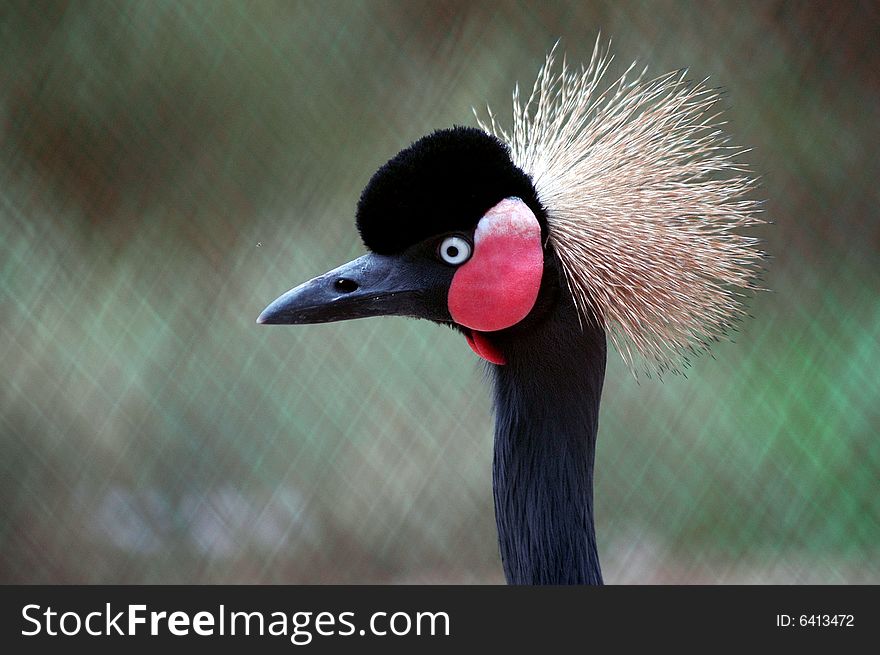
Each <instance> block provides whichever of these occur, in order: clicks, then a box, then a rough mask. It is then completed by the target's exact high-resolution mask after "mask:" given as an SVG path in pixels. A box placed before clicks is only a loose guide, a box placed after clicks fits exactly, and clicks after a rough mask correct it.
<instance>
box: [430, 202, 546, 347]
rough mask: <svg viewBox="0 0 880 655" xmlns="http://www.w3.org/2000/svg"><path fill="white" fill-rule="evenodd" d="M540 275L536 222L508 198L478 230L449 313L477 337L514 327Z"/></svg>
mask: <svg viewBox="0 0 880 655" xmlns="http://www.w3.org/2000/svg"><path fill="white" fill-rule="evenodd" d="M543 271H544V249H543V247H542V244H541V225H540V224H539V223H538V219H537V218H535V215H534V213H532V210H531V209H529V207H528V205H526V204H525V203H524V202H523V201H522V200H520V199H519V198H506V199H504V200H502V201H501V202H499V203H498V204H497V205H495V206H494V207H492V209H490V210H489V211H488V212H486V214H485V215H484V216H483V218H481V219H480V222H479V223H478V224H477V229H476V231H475V232H474V252H473V255H472V256H471V258H470V259H469V260H468V261H467V262H466V263H465V264H463V265H462V266H461V267H460V268H459V269H458V270H457V271H456V272H455V275H454V276H453V278H452V284H451V285H450V287H449V295H448V298H447V303H448V305H449V313H450V314H451V315H452V319H453V320H454V321H455V322H456V323H458V324H459V325H464V326H465V327H469V328H471V329H472V330H474V331H475V332H474V334H475V335H476V334H477V333H478V332H495V331H496V330H503V329H504V328H508V327H510V326H512V325H516V324H517V323H519V322H520V321H521V320H522V319H524V318H525V317H526V316H527V315H528V313H529V312H530V311H531V310H532V307H534V305H535V301H536V300H537V298H538V291H539V290H540V287H541V276H542V274H543ZM475 340H476V339H475ZM475 352H477V354H479V355H480V356H482V354H481V353H480V352H479V351H477V350H476V349H475ZM490 361H491V360H490Z"/></svg>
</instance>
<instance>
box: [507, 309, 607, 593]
mask: <svg viewBox="0 0 880 655" xmlns="http://www.w3.org/2000/svg"><path fill="white" fill-rule="evenodd" d="M505 351H506V353H507V355H508V357H507V359H508V364H507V365H505V366H493V367H492V368H493V369H494V373H495V412H496V420H495V457H494V465H493V488H494V493H495V518H496V522H497V524H498V541H499V546H500V549H501V559H502V561H503V564H504V573H505V575H506V576H507V581H508V582H509V583H511V584H602V573H601V570H600V568H599V556H598V552H597V550H596V533H595V528H594V527H593V459H594V453H595V445H596V431H597V429H598V422H599V400H600V397H601V394H602V382H603V380H604V377H605V357H606V347H605V335H604V333H603V332H602V330H601V329H599V328H597V327H593V326H589V325H586V324H585V325H584V326H583V328H582V327H581V326H580V324H579V322H578V319H577V315H576V312H575V308H574V306H573V304H572V303H571V299H570V297H568V295H567V294H563V298H561V299H560V302H559V303H558V304H557V305H556V307H555V308H554V309H552V310H551V313H550V315H549V316H548V317H547V318H546V319H545V320H543V321H541V322H540V323H539V324H537V325H534V326H531V328H530V329H529V330H528V332H527V333H526V334H525V335H518V336H517V338H516V340H515V341H512V342H511V343H509V344H506V348H505Z"/></svg>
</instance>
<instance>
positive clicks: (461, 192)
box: [357, 126, 547, 255]
mask: <svg viewBox="0 0 880 655" xmlns="http://www.w3.org/2000/svg"><path fill="white" fill-rule="evenodd" d="M512 196H516V197H518V198H520V199H522V200H523V202H525V203H526V204H527V205H528V206H529V208H530V209H531V210H532V211H533V212H534V213H535V216H537V217H538V220H539V221H540V222H541V229H542V231H543V232H544V237H546V230H547V221H546V219H545V213H544V209H543V207H542V206H541V203H540V201H539V200H538V194H537V192H536V191H535V187H534V186H533V185H532V181H531V179H530V178H529V177H528V176H527V175H526V174H525V173H524V172H523V171H522V170H520V169H519V168H517V167H516V166H515V165H514V164H513V162H512V161H511V158H510V153H509V150H508V147H507V145H506V144H505V143H503V142H502V141H501V140H500V139H498V138H497V137H495V136H493V135H490V134H487V133H486V132H484V131H483V130H480V129H477V128H474V127H461V126H458V127H453V128H449V129H443V130H437V131H436V132H433V133H432V134H429V135H427V136H424V137H422V138H421V139H419V140H418V141H416V142H415V143H413V144H412V145H411V146H409V147H408V148H405V149H404V150H401V151H400V152H399V153H398V154H397V155H395V156H394V157H393V158H392V159H391V160H389V161H388V163H386V164H385V165H383V166H382V167H381V168H380V169H379V170H378V171H376V173H375V174H374V175H373V177H372V179H371V180H370V181H369V183H368V184H367V186H366V188H365V189H364V191H363V193H362V194H361V199H360V201H359V202H358V208H357V227H358V231H359V232H360V235H361V239H363V242H364V245H366V246H367V248H369V249H370V250H372V251H373V252H376V253H379V254H383V255H390V254H394V253H399V252H401V251H403V250H405V249H406V248H408V247H409V246H412V245H414V244H416V243H419V242H421V241H424V240H425V239H428V238H430V237H432V236H437V235H441V234H446V233H448V232H458V231H461V232H469V231H471V230H473V229H474V227H476V225H477V223H478V222H479V220H480V218H481V217H482V216H483V214H485V213H486V212H487V211H488V210H489V209H491V208H492V207H494V206H495V205H496V204H497V203H498V202H500V201H501V200H503V199H504V198H509V197H512Z"/></svg>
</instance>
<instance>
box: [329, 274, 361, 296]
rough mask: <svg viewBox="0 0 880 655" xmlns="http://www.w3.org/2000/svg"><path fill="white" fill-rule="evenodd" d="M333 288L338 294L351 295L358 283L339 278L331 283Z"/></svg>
mask: <svg viewBox="0 0 880 655" xmlns="http://www.w3.org/2000/svg"><path fill="white" fill-rule="evenodd" d="M333 288H334V289H336V290H337V291H338V292H339V293H351V292H352V291H357V288H358V283H357V282H355V281H354V280H349V279H348V278H344V277H340V278H336V281H335V282H334V283H333Z"/></svg>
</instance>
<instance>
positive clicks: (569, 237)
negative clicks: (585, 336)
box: [477, 39, 764, 375]
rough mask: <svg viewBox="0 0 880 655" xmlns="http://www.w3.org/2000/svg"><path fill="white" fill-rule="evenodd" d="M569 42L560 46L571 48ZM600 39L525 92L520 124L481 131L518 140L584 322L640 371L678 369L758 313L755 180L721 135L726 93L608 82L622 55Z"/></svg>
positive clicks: (515, 150) (681, 79)
mask: <svg viewBox="0 0 880 655" xmlns="http://www.w3.org/2000/svg"><path fill="white" fill-rule="evenodd" d="M557 45H558V44H557ZM609 49H610V46H609V47H606V48H602V47H601V45H600V41H599V40H598V39H597V41H596V45H595V48H594V50H593V55H592V57H591V60H590V64H589V66H587V67H585V68H581V69H580V71H577V72H574V71H571V70H569V68H568V67H567V65H566V62H565V59H564V58H563V60H562V64H561V67H560V68H559V69H558V70H557V69H556V65H555V61H556V57H555V52H556V46H554V48H553V49H552V50H551V51H550V53H549V54H548V55H547V59H546V61H545V63H544V66H543V67H542V68H541V69H540V72H539V73H538V77H537V80H536V81H535V84H534V87H533V89H532V92H531V95H530V96H529V98H528V100H527V101H526V102H525V103H524V104H523V103H522V102H521V101H520V96H519V87H518V86H517V89H516V90H515V91H514V95H513V129H512V130H511V131H510V132H507V131H505V130H504V129H501V128H500V127H499V126H498V124H497V122H496V120H495V117H494V115H493V114H492V112H491V110H489V112H488V114H489V120H488V123H486V122H484V121H482V120H480V117H479V116H477V119H478V121H479V123H480V127H481V128H483V129H484V130H486V131H487V132H489V133H491V134H494V135H495V136H497V137H499V138H501V139H502V140H503V141H505V142H506V143H507V145H508V147H509V148H510V153H511V157H512V159H513V161H514V163H515V164H516V165H517V166H518V167H519V168H521V169H522V170H523V171H524V172H525V173H526V174H527V175H529V176H530V177H531V179H532V182H533V184H534V186H535V189H536V190H537V193H538V197H539V199H540V201H541V203H542V204H543V205H544V207H545V208H546V209H547V214H548V216H547V220H548V225H549V231H550V235H549V237H550V240H551V242H552V244H553V246H554V248H555V250H556V252H557V254H558V256H559V259H560V262H561V264H562V268H563V271H564V273H565V277H566V281H567V284H568V286H569V290H570V291H571V294H572V296H573V297H574V300H575V303H576V305H577V307H578V310H579V315H580V319H581V321H584V320H587V321H589V320H594V321H598V323H599V325H600V326H601V327H602V328H603V329H604V330H605V331H606V333H607V334H608V335H609V336H610V337H611V340H612V342H613V343H614V345H615V346H616V348H617V350H618V351H619V352H620V353H621V355H622V357H623V359H624V360H625V361H626V363H627V365H628V366H629V367H630V368H631V370H633V371H634V372H635V371H636V369H637V368H638V365H637V361H638V360H639V356H641V358H643V359H642V360H641V362H642V365H643V368H644V370H645V372H646V373H648V374H649V375H650V373H651V372H652V371H656V372H658V373H662V372H664V371H678V370H680V367H681V366H686V365H687V364H688V357H689V355H691V354H694V353H697V352H699V351H702V350H707V349H708V345H709V344H710V343H711V342H712V341H717V340H719V339H720V338H723V337H725V336H726V335H727V334H728V331H729V328H730V327H731V324H732V323H735V322H736V321H737V320H738V319H740V318H741V317H742V315H743V314H744V313H745V309H744V307H743V302H742V301H743V298H744V296H745V295H747V292H749V291H751V290H754V289H756V288H757V278H758V273H759V271H760V260H761V258H762V257H763V254H762V253H761V251H760V250H759V249H758V248H757V247H756V244H757V243H758V239H756V238H754V237H750V236H747V235H743V234H741V233H738V232H737V231H736V230H738V229H740V228H745V227H750V226H754V225H757V224H761V223H763V222H764V221H762V220H761V219H759V217H758V213H759V211H760V207H759V203H758V202H757V201H754V200H751V199H749V198H748V197H747V195H748V193H749V191H750V190H751V189H753V187H754V185H755V178H754V177H753V176H752V175H751V174H750V172H749V170H748V169H747V168H746V167H744V166H743V165H742V164H740V163H737V161H736V158H737V157H738V156H739V155H741V154H742V153H744V152H746V150H744V149H742V148H738V147H736V146H731V145H729V138H728V137H727V136H726V135H725V134H724V132H723V131H722V130H721V129H720V128H721V125H723V123H722V122H719V121H718V116H719V112H718V109H717V104H718V101H719V93H718V91H717V90H715V89H712V88H709V87H707V86H706V85H705V81H703V82H698V83H693V82H689V81H687V80H686V79H685V74H686V71H683V72H682V71H680V72H673V73H667V74H665V75H661V76H659V77H656V78H654V79H651V80H646V79H645V73H646V71H642V73H641V74H639V75H636V76H635V77H634V78H630V76H631V75H632V72H633V69H634V67H635V64H633V65H631V66H630V67H629V69H627V71H626V72H625V73H624V74H623V76H621V77H620V78H619V79H618V80H617V81H616V82H614V83H612V84H610V85H609V86H607V87H603V86H602V80H603V78H604V76H605V74H606V73H607V71H608V67H609V65H610V64H611V61H612V59H613V57H611V56H610V55H609Z"/></svg>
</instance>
